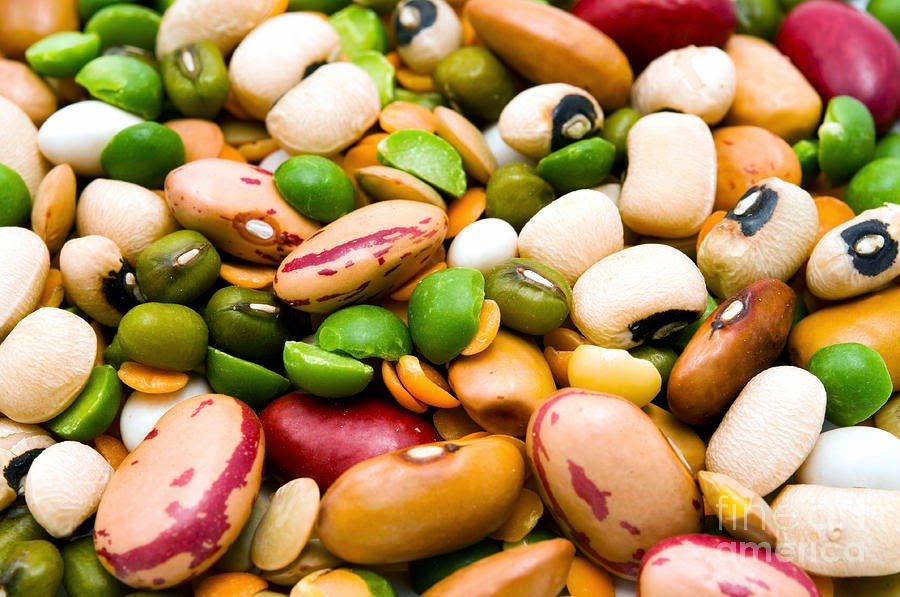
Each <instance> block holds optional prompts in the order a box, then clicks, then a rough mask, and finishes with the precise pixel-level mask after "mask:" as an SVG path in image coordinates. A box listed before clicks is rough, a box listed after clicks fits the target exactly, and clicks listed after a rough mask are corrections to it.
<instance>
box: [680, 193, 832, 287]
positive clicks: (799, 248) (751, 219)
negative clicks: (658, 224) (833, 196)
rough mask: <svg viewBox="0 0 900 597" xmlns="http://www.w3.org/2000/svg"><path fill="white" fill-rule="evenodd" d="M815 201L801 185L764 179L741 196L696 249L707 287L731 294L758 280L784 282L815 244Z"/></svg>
mask: <svg viewBox="0 0 900 597" xmlns="http://www.w3.org/2000/svg"><path fill="white" fill-rule="evenodd" d="M818 222H819V217H818V211H817V210H816V204H815V202H814V201H813V199H812V197H811V196H810V194H809V193H807V192H806V191H805V190H804V189H802V188H801V187H799V186H797V185H795V184H791V183H789V182H785V181H783V180H781V179H780V178H774V177H773V178H767V179H765V180H763V181H761V182H760V183H759V184H756V185H754V186H752V187H750V188H749V189H747V191H746V192H745V193H744V194H743V196H742V197H741V198H740V199H739V200H738V202H737V204H735V206H734V207H733V208H732V209H731V211H729V212H728V213H727V214H726V215H725V217H724V218H723V219H722V220H721V221H720V222H719V223H718V224H716V225H715V226H713V228H712V229H711V230H710V231H709V234H707V235H706V237H705V238H704V239H703V242H701V243H700V246H699V247H698V248H697V266H698V267H699V268H700V271H702V272H703V276H704V278H705V279H706V284H707V285H708V286H709V289H710V291H711V292H712V293H713V294H714V295H716V296H719V297H726V296H731V295H733V294H735V293H737V292H738V291H740V290H741V289H742V288H744V287H746V286H748V285H749V284H751V283H752V282H755V281H757V280H761V279H763V278H776V279H778V280H782V281H786V280H787V279H788V278H790V277H791V276H792V275H794V274H795V273H796V272H797V270H799V269H800V266H801V265H803V262H804V261H806V259H807V258H808V257H809V255H810V253H811V252H812V250H813V246H814V245H815V242H816V233H817V231H818V226H819V224H818Z"/></svg>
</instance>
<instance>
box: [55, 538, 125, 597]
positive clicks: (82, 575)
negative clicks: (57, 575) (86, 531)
mask: <svg viewBox="0 0 900 597" xmlns="http://www.w3.org/2000/svg"><path fill="white" fill-rule="evenodd" d="M61 554H62V559H63V564H64V567H63V586H64V587H65V588H66V593H67V594H68V595H69V597H121V596H123V595H125V594H126V593H127V592H130V591H131V589H129V588H128V587H127V586H125V584H123V583H122V582H120V581H119V580H118V579H117V578H116V577H115V576H113V575H112V574H110V573H109V572H107V570H106V568H104V567H103V564H101V563H100V559H99V558H98V557H97V552H96V551H95V550H94V539H93V537H91V536H87V537H82V538H80V539H76V540H75V541H72V542H71V543H68V544H67V545H65V546H64V547H63V548H62V550H61Z"/></svg>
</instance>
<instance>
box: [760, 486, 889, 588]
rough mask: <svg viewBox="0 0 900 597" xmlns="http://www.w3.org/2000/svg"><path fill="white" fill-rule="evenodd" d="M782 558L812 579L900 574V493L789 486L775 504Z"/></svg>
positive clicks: (780, 494)
mask: <svg viewBox="0 0 900 597" xmlns="http://www.w3.org/2000/svg"><path fill="white" fill-rule="evenodd" d="M772 510H773V511H774V512H775V518H776V519H777V520H778V523H779V527H780V529H781V532H780V534H779V537H778V552H779V554H780V555H782V556H783V557H785V558H787V559H788V560H790V561H791V562H793V563H795V564H796V565H798V566H800V567H801V568H803V569H804V570H806V571H807V572H809V573H812V574H819V575H823V576H832V577H851V576H854V577H855V576H885V575H888V574H897V573H898V572H900V533H897V532H895V530H896V529H897V528H898V527H900V491H892V490H888V489H869V488H864V487H826V486H824V485H788V486H787V487H785V488H784V489H783V490H782V491H781V492H780V493H779V494H778V497H776V498H775V501H774V502H772Z"/></svg>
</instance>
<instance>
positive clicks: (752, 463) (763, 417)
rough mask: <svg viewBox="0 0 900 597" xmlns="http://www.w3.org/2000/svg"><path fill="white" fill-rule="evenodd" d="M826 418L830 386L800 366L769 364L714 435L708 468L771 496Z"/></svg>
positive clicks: (805, 452) (797, 465)
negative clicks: (827, 393) (827, 388)
mask: <svg viewBox="0 0 900 597" xmlns="http://www.w3.org/2000/svg"><path fill="white" fill-rule="evenodd" d="M824 420H825V387H824V386H823V385H822V382H820V381H819V379H818V378H817V377H816V376H815V375H813V374H812V373H809V372H807V371H805V370H804V369H800V368H799V367H791V366H781V367H772V368H770V369H766V370H765V371H763V372H762V373H759V374H758V375H756V376H755V377H753V379H751V380H750V382H749V383H748V384H747V385H746V386H745V387H744V389H743V390H742V391H741V393H740V395H738V397H737V399H736V400H735V401H734V404H732V405H731V407H730V408H729V409H728V412H726V413H725V417H724V418H723V419H722V422H721V423H719V426H718V427H717V428H716V431H715V433H713V435H712V437H711V438H710V440H709V447H708V448H707V450H706V467H707V468H708V469H709V470H711V471H712V472H714V473H723V474H726V475H728V476H730V477H732V478H734V479H735V480H736V481H737V482H738V483H741V484H742V485H746V486H747V487H748V488H750V489H752V490H753V491H755V492H756V493H758V494H760V495H766V494H768V493H770V492H772V491H773V490H775V489H776V488H778V486H779V485H781V484H782V483H784V482H785V481H787V480H788V478H789V477H790V476H791V475H793V474H794V472H796V470H797V469H798V468H800V465H801V464H803V461H804V460H806V457H807V456H808V455H809V453H810V452H811V451H812V449H813V446H814V445H815V443H816V438H818V436H819V430H820V429H821V428H822V422H823V421H824Z"/></svg>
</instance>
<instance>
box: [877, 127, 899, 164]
mask: <svg viewBox="0 0 900 597" xmlns="http://www.w3.org/2000/svg"><path fill="white" fill-rule="evenodd" d="M878 158H900V132H892V133H888V134H887V135H885V136H884V137H882V138H881V140H880V141H878V143H876V144H875V155H874V156H873V158H872V159H878Z"/></svg>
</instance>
